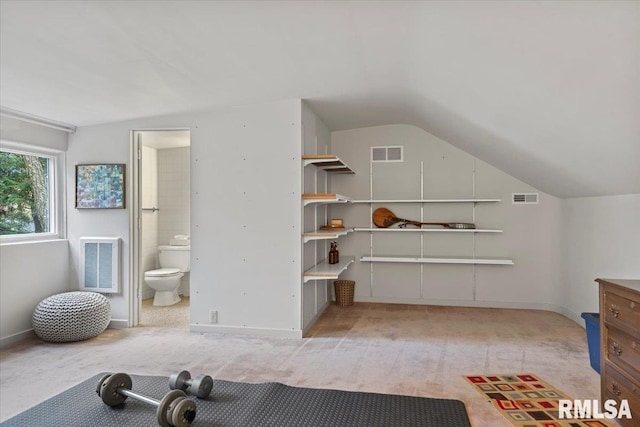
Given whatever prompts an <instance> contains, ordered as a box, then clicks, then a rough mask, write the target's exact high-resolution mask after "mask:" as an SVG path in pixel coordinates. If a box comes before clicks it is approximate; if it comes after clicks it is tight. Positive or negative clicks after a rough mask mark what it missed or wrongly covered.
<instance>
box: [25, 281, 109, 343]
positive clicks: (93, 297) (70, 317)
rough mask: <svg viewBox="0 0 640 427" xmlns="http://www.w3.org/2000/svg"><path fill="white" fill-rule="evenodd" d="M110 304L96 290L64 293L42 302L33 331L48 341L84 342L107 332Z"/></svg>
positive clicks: (36, 312)
mask: <svg viewBox="0 0 640 427" xmlns="http://www.w3.org/2000/svg"><path fill="white" fill-rule="evenodd" d="M110 320H111V304H109V300H108V299H107V298H106V297H105V296H104V295H102V294H98V293H95V292H65V293H62V294H56V295H52V296H50V297H48V298H45V299H43V300H42V301H40V303H39V304H38V306H37V307H36V310H35V311H34V312H33V317H32V324H33V330H34V331H35V333H36V335H38V336H39V337H40V338H41V339H42V340H44V341H49V342H70V341H82V340H86V339H89V338H93V337H96V336H98V335H100V334H101V333H102V332H104V330H105V329H107V326H108V325H109V321H110Z"/></svg>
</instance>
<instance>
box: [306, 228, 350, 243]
mask: <svg viewBox="0 0 640 427" xmlns="http://www.w3.org/2000/svg"><path fill="white" fill-rule="evenodd" d="M353 230H354V229H353V227H351V228H343V229H341V230H315V231H309V232H307V233H303V234H302V238H303V239H304V243H307V242H309V241H311V240H329V239H337V238H338V237H340V236H346V235H347V234H349V233H351V232H352V231H353Z"/></svg>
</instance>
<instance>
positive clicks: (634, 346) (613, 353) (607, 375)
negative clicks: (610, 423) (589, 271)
mask: <svg viewBox="0 0 640 427" xmlns="http://www.w3.org/2000/svg"><path fill="white" fill-rule="evenodd" d="M596 282H598V283H599V284H600V343H601V345H600V375H601V386H600V387H601V388H600V390H601V399H602V402H600V403H601V404H602V403H603V402H604V401H605V400H607V399H615V400H617V401H618V405H617V408H620V401H621V400H623V399H627V401H628V402H629V407H630V408H631V415H632V419H630V420H629V419H622V420H619V422H620V423H621V424H622V425H624V426H634V427H636V426H637V427H640V280H617V279H596Z"/></svg>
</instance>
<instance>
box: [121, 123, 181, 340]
mask: <svg viewBox="0 0 640 427" xmlns="http://www.w3.org/2000/svg"><path fill="white" fill-rule="evenodd" d="M190 145H191V136H190V131H189V130H188V129H158V130H139V131H133V132H132V154H133V160H134V161H133V162H132V166H133V171H132V172H133V173H132V182H133V206H132V212H133V217H132V228H133V230H132V231H133V233H132V234H133V239H132V245H133V251H132V252H133V253H134V255H133V257H132V258H133V264H134V265H133V268H132V270H131V271H132V284H133V286H132V294H131V298H132V299H131V302H132V303H131V310H130V318H131V319H132V320H133V321H132V322H131V325H130V326H137V325H138V326H147V327H164V328H179V329H189V310H190V283H189V282H190V273H189V271H188V270H189V260H190V258H189V254H190V230H191V223H190V218H191V199H190V192H191V182H190V175H191V174H190V150H191V148H190ZM160 253H162V254H164V255H163V257H160V256H159V254H160ZM167 254H171V259H172V260H173V257H174V256H178V257H183V258H186V259H187V262H186V264H184V265H183V264H181V263H178V264H180V266H178V265H168V264H171V262H167V259H169V257H168V256H167ZM161 264H162V265H161ZM170 270H171V271H170ZM172 279H173V280H172ZM158 282H163V283H161V284H159V283H158ZM164 282H167V283H175V286H169V287H170V288H172V290H170V291H167V289H168V288H167V289H164V288H165V287H166V283H164ZM150 284H151V286H150ZM161 289H163V290H162V291H161ZM160 292H162V293H163V295H159V294H160ZM171 292H173V294H175V295H176V296H175V297H174V298H167V295H164V294H167V293H169V294H170V293H171ZM156 295H157V296H156ZM161 296H162V298H160V297H161ZM154 297H155V298H154ZM159 304H162V305H159Z"/></svg>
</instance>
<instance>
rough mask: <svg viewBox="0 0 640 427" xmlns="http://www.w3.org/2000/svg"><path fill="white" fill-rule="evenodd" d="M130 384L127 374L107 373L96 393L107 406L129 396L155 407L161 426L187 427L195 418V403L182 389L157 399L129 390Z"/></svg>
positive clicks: (120, 401) (117, 403)
mask: <svg viewBox="0 0 640 427" xmlns="http://www.w3.org/2000/svg"><path fill="white" fill-rule="evenodd" d="M131 385H132V381H131V377H130V376H129V375H127V374H124V373H117V374H107V375H105V376H104V377H102V378H101V379H100V382H99V383H98V386H97V387H96V393H98V395H99V396H100V398H101V399H102V401H103V402H104V403H105V404H107V405H109V406H116V405H119V404H121V403H122V402H124V401H125V400H126V399H127V397H130V398H132V399H136V400H139V401H141V402H144V403H148V404H149V405H151V406H155V407H157V408H158V409H157V410H156V417H157V419H158V424H160V425H161V426H162V427H188V426H190V425H191V423H192V422H193V420H194V419H195V418H196V404H195V402H194V401H193V400H191V399H189V398H188V397H187V395H186V394H185V393H184V392H183V391H181V390H172V391H170V392H169V393H167V394H165V395H164V397H163V398H162V400H157V399H153V398H151V397H148V396H145V395H142V394H139V393H135V392H133V391H131Z"/></svg>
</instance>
